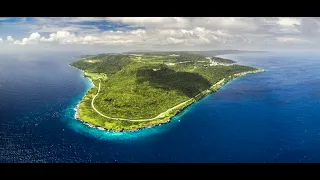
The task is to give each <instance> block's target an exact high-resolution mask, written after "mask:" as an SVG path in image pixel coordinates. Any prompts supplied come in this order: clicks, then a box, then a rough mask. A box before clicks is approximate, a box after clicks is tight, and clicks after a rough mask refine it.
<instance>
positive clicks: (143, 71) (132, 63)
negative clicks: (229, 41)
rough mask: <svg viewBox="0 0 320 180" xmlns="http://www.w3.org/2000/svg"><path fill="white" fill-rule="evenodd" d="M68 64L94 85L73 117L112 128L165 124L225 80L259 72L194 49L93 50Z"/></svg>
mask: <svg viewBox="0 0 320 180" xmlns="http://www.w3.org/2000/svg"><path fill="white" fill-rule="evenodd" d="M70 65H71V66H73V67H76V68H78V69H80V70H82V71H83V75H84V76H85V77H87V78H89V79H90V80H91V81H92V82H93V84H94V86H93V87H92V88H91V89H90V90H89V91H88V92H87V93H86V95H85V96H84V98H83V99H82V100H81V102H80V103H79V104H78V105H77V108H76V109H77V110H76V118H77V119H78V120H81V121H82V122H84V123H86V124H87V125H89V126H91V127H96V128H99V129H101V130H108V131H117V132H122V131H137V130H139V129H143V128H150V127H152V126H156V125H161V124H163V123H168V122H170V120H171V119H172V118H173V117H174V116H175V115H177V114H178V113H179V112H181V111H182V110H183V109H185V108H186V107H188V106H190V105H191V104H193V103H194V102H196V101H198V100H200V99H201V98H203V97H205V96H206V95H208V94H210V93H212V92H215V91H217V90H218V89H219V88H220V87H221V86H222V85H223V84H225V83H227V82H228V81H231V80H232V79H234V78H236V77H240V76H244V75H246V74H250V73H257V72H263V71H264V70H263V69H258V68H254V67H249V66H243V65H238V64H236V63H235V62H234V61H232V60H229V59H224V58H218V57H215V56H205V55H202V54H200V53H197V52H131V53H130V52H129V53H119V54H98V55H90V56H83V58H82V59H81V60H78V61H75V62H72V63H71V64H70Z"/></svg>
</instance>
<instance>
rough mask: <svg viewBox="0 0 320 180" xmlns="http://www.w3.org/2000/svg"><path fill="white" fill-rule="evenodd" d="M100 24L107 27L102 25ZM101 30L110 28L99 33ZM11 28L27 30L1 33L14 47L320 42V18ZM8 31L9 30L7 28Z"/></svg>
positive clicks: (78, 20)
mask: <svg viewBox="0 0 320 180" xmlns="http://www.w3.org/2000/svg"><path fill="white" fill-rule="evenodd" d="M100 21H109V23H105V24H103V23H101V24H99V22H100ZM88 22H95V23H88ZM97 23H98V24H97ZM123 24H126V25H127V26H129V27H134V28H127V27H126V26H125V25H123ZM103 25H105V26H107V27H104V28H101V26H103ZM12 27H14V28H23V30H24V31H25V32H26V33H27V34H24V36H22V37H21V36H16V34H1V31H0V36H3V35H4V36H7V35H14V37H15V39H16V40H14V39H13V38H12V36H8V37H7V42H13V44H15V45H31V44H48V45H50V44H51V45H52V44H55V45H59V44H63V45H90V46H95V45H109V46H125V47H127V48H133V49H134V48H139V47H143V48H145V47H147V48H152V47H156V48H158V47H160V46H161V47H173V48H176V49H183V47H194V48H197V47H208V48H210V47H218V48H219V47H220V48H221V47H228V48H243V47H253V48H256V47H258V46H259V47H264V46H272V47H276V46H279V47H280V46H282V45H283V46H285V45H288V44H290V43H294V44H304V43H307V44H308V43H310V42H313V41H318V40H319V39H320V37H319V35H320V28H319V27H320V23H319V19H317V18H277V17H274V18H268V17H264V18H263V17H261V18H247V17H69V18H63V17H55V18H35V23H32V24H26V23H24V24H15V26H12ZM5 28H6V29H7V30H8V29H10V28H9V27H8V26H7V25H6V26H5ZM14 28H12V29H14ZM10 30H11V29H10ZM6 32H8V33H10V31H6ZM311 37H312V38H311ZM318 43H319V42H318Z"/></svg>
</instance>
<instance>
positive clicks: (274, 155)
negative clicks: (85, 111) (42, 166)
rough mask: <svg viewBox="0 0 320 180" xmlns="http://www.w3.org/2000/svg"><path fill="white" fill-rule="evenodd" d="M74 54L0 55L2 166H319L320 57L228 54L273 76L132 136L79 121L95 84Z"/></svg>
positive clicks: (233, 85)
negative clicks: (80, 108)
mask: <svg viewBox="0 0 320 180" xmlns="http://www.w3.org/2000/svg"><path fill="white" fill-rule="evenodd" d="M44 54H45V55H44ZM73 56H74V55H73V54H67V53H60V54H59V53H47V54H46V53H43V54H37V53H34V54H32V53H28V54H22V53H20V54H1V55H0V162H320V110H319V108H320V71H319V70H320V53H317V52H311V51H310V52H281V53H279V52H278V53H275V52H269V53H252V54H235V55H225V56H221V57H226V58H230V59H233V60H235V61H237V62H239V63H240V64H246V65H251V66H255V67H258V68H264V69H266V70H267V71H266V72H263V73H258V74H252V75H247V76H245V77H241V78H238V79H236V80H234V81H232V82H229V83H228V84H226V85H225V86H223V87H222V88H221V89H220V90H219V91H218V92H216V93H214V94H211V95H209V96H207V97H205V98H204V99H202V100H201V101H199V102H197V103H195V104H194V105H192V106H190V107H189V108H187V109H186V110H185V111H184V112H183V113H181V114H179V115H178V116H176V117H175V118H174V119H173V120H172V122H170V123H168V124H165V125H162V126H159V127H155V128H150V129H146V130H142V131H139V132H134V133H111V132H106V131H101V130H98V129H93V128H90V127H88V126H86V125H84V124H82V123H81V122H79V121H77V120H75V118H74V113H75V111H74V108H75V106H76V104H77V103H78V102H79V101H80V100H81V98H82V97H83V96H84V94H85V92H86V91H87V90H88V89H89V88H90V87H91V86H92V84H91V83H90V81H89V80H87V79H85V78H83V77H82V74H81V72H80V71H79V70H77V69H75V68H73V67H70V66H69V65H68V64H69V63H70V62H72V61H75V60H76V59H74V58H72V57H73Z"/></svg>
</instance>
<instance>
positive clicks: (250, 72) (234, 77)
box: [75, 69, 265, 132]
mask: <svg viewBox="0 0 320 180" xmlns="http://www.w3.org/2000/svg"><path fill="white" fill-rule="evenodd" d="M264 71H265V70H264V69H258V70H254V71H247V72H242V73H237V74H234V75H231V76H229V78H231V77H232V76H233V78H232V79H231V80H233V79H236V78H239V77H242V76H245V75H247V74H254V73H258V72H264ZM82 72H84V71H82ZM86 78H88V77H86ZM88 79H89V80H90V81H91V82H92V84H93V81H92V80H91V79H90V78H88ZM224 79H225V78H224ZM231 80H229V81H231ZM229 81H227V82H229ZM227 82H225V81H223V82H222V83H221V84H219V85H220V86H219V87H218V88H217V89H216V90H218V89H220V88H221V87H222V86H223V85H224V84H226V83H227ZM93 87H94V84H93ZM216 90H215V91H216ZM215 91H211V92H210V93H208V94H205V95H203V96H202V97H200V98H199V99H197V100H196V101H199V100H200V99H202V98H203V97H205V96H207V95H209V94H211V93H213V92H215ZM86 94H87V93H86ZM85 96H86V95H85ZM85 96H84V97H85ZM84 97H83V98H84ZM83 98H82V100H81V101H80V102H79V103H78V104H77V106H76V107H75V111H76V112H75V119H77V120H79V121H81V122H82V123H84V124H85V125H87V126H89V127H91V128H96V129H99V130H102V131H107V132H136V131H139V130H143V129H148V128H152V127H155V126H161V125H162V124H167V123H169V122H170V121H171V120H172V118H173V117H175V116H176V115H177V114H179V113H180V112H182V111H183V110H185V109H186V108H187V107H189V106H190V105H192V104H193V103H194V102H196V101H194V102H192V103H189V104H188V105H186V106H185V107H183V108H181V109H179V110H177V111H176V113H175V114H174V115H173V116H172V117H170V118H168V119H167V120H166V121H163V122H159V123H157V124H154V125H150V126H146V127H141V128H137V129H132V130H125V129H122V130H111V129H106V128H103V127H101V126H97V125H92V124H89V123H87V122H85V121H83V120H82V119H81V118H80V114H79V108H80V103H81V102H82V101H83Z"/></svg>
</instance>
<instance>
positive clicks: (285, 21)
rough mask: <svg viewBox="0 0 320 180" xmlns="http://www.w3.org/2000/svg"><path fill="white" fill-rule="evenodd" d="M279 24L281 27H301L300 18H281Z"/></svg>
mask: <svg viewBox="0 0 320 180" xmlns="http://www.w3.org/2000/svg"><path fill="white" fill-rule="evenodd" d="M278 24H279V25H281V26H293V25H300V19H299V18H288V17H285V18H279V21H278Z"/></svg>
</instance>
